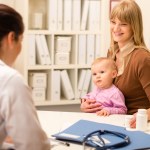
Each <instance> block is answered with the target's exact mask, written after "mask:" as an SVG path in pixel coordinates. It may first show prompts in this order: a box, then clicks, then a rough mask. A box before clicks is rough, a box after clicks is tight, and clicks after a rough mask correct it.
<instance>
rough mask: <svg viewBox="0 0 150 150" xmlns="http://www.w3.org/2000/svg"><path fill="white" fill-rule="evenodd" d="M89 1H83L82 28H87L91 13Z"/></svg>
mask: <svg viewBox="0 0 150 150" xmlns="http://www.w3.org/2000/svg"><path fill="white" fill-rule="evenodd" d="M89 3H90V0H83V1H82V12H81V27H80V29H81V30H86V29H87V20H88V14H89Z"/></svg>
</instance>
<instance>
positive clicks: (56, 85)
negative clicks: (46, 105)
mask: <svg viewBox="0 0 150 150" xmlns="http://www.w3.org/2000/svg"><path fill="white" fill-rule="evenodd" d="M51 82H52V84H51V86H52V88H51V100H52V101H53V102H54V101H60V95H61V91H60V70H54V71H53V72H52V81H51Z"/></svg>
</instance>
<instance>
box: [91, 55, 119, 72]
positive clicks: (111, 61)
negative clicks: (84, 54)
mask: <svg viewBox="0 0 150 150" xmlns="http://www.w3.org/2000/svg"><path fill="white" fill-rule="evenodd" d="M103 61H105V62H107V63H108V64H109V65H110V66H111V67H112V69H113V70H118V69H117V66H116V63H115V61H114V60H113V59H112V58H108V57H99V58H96V59H95V60H94V61H93V63H92V65H91V66H93V65H95V64H98V63H101V62H103Z"/></svg>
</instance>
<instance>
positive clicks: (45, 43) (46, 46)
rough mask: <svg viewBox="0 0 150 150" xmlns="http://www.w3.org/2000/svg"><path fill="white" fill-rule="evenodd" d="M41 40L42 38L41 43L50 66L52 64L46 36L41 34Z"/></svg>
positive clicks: (47, 63)
mask: <svg viewBox="0 0 150 150" xmlns="http://www.w3.org/2000/svg"><path fill="white" fill-rule="evenodd" d="M40 38H41V43H42V49H43V51H44V53H45V60H46V65H50V64H51V58H50V51H49V48H48V45H47V41H46V37H45V35H44V34H41V35H40Z"/></svg>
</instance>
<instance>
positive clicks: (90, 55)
mask: <svg viewBox="0 0 150 150" xmlns="http://www.w3.org/2000/svg"><path fill="white" fill-rule="evenodd" d="M94 53H95V35H94V34H89V35H87V53H86V55H87V58H86V64H88V65H91V63H92V62H93V60H94Z"/></svg>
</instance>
